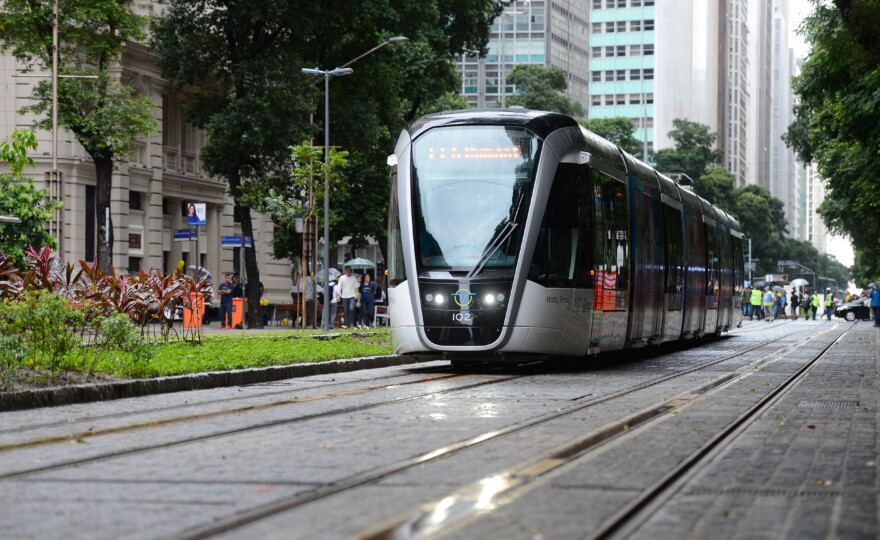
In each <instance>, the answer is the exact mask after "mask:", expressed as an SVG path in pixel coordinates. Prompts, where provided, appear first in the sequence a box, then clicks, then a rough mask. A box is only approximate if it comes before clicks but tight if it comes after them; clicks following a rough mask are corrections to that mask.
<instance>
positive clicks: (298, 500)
mask: <svg viewBox="0 0 880 540" xmlns="http://www.w3.org/2000/svg"><path fill="white" fill-rule="evenodd" d="M773 343H776V340H775V339H774V340H767V341H764V342H762V343H759V344H757V345H753V346H751V347H748V348H746V349H744V350H741V351H736V352H733V353H730V354H727V355H724V356H722V357H721V358H715V359H713V360H710V361H708V362H704V363H702V364H700V365H698V366H694V367H690V368H687V369H685V370H682V371H677V372H675V373H671V374H667V375H664V376H660V377H656V378H653V379H650V380H648V381H644V382H642V383H639V384H637V385H634V386H632V387H629V388H626V389H622V390H618V391H615V392H612V393H610V394H606V395H603V396H598V397H595V398H593V399H590V400H588V401H585V402H581V403H577V404H575V405H571V406H569V407H566V408H563V409H559V410H557V411H553V412H552V413H547V414H544V415H540V416H537V417H535V418H532V419H530V420H527V421H524V422H521V423H519V424H516V425H513V426H508V427H506V428H502V429H499V430H495V431H491V432H488V433H484V434H481V435H478V436H476V437H473V438H471V439H468V440H465V441H460V442H458V443H453V444H450V445H447V446H445V447H443V448H440V449H436V450H433V451H430V452H426V453H424V454H422V455H419V456H416V457H414V458H410V459H406V460H402V461H399V462H397V463H392V464H389V465H386V466H384V467H381V468H378V469H375V470H372V471H369V472H367V473H363V474H360V475H355V476H352V477H349V478H347V479H343V480H341V481H339V482H336V483H334V484H331V485H327V486H323V487H320V488H317V489H315V490H312V491H309V492H306V493H299V494H296V495H292V496H290V497H287V498H284V499H281V500H277V501H273V502H272V503H268V504H265V505H261V506H258V507H256V508H252V509H250V510H246V511H243V512H241V513H239V514H236V515H233V516H230V517H229V518H226V519H221V520H218V521H215V522H214V523H212V524H210V525H207V526H204V527H198V528H194V529H191V530H189V531H184V532H182V533H181V538H186V539H201V538H209V537H211V536H215V535H218V534H222V533H225V532H228V531H232V530H235V529H238V528H240V527H242V526H244V525H247V524H250V523H254V522H257V521H259V520H261V519H265V518H267V517H271V516H273V515H276V514H279V513H282V512H285V511H288V510H292V509H294V508H297V507H300V506H303V505H305V504H308V503H311V502H314V501H317V500H320V499H324V498H327V497H330V496H332V495H336V494H338V493H341V492H343V491H346V490H349V489H353V488H357V487H360V486H363V485H366V484H370V483H374V482H377V481H379V480H383V479H385V478H388V477H390V476H393V475H396V474H400V473H402V472H405V471H407V470H409V469H412V468H414V467H418V466H421V465H424V464H426V463H429V462H432V461H437V460H439V459H442V458H446V457H449V456H452V455H454V454H457V453H460V452H463V451H465V450H468V449H471V448H475V447H477V446H480V445H483V444H486V443H488V442H491V441H495V440H498V439H500V438H502V437H506V436H509V435H512V434H514V433H518V432H521V431H524V430H526V429H530V428H534V427H536V426H539V425H541V424H544V423H547V422H550V421H553V420H556V419H558V418H561V417H564V416H566V415H570V414H573V413H576V412H578V411H582V410H584V409H587V408H589V407H594V406H596V405H598V404H601V403H607V402H609V401H612V400H615V399H619V398H621V397H624V396H627V395H630V394H633V393H636V392H639V391H642V390H644V389H646V388H650V387H652V386H656V385H658V384H662V383H664V382H666V381H669V380H671V379H675V378H679V377H683V376H685V375H688V374H690V373H694V372H696V371H700V370H703V369H706V368H708V367H711V366H713V365H716V364H719V363H721V362H725V361H728V360H730V359H732V358H736V357H738V356H742V355H745V354H748V353H750V352H752V351H754V350H756V349H759V348H761V347H765V346H767V345H769V344H773ZM735 376H736V375H735V374H728V375H726V376H724V377H722V378H721V380H716V381H713V382H712V383H711V384H710V387H711V388H714V387H715V386H718V385H720V384H723V383H724V382H727V381H728V380H730V379H731V378H734V377H735ZM708 389H709V388H708V387H707V389H706V391H708ZM585 397H586V396H585ZM629 427H631V426H629V425H627V426H622V427H621V429H623V430H625V429H629ZM380 537H382V536H376V538H380Z"/></svg>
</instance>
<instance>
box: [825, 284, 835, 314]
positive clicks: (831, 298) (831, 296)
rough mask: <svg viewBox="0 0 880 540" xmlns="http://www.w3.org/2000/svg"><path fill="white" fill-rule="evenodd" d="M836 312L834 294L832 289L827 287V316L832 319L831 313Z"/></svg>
mask: <svg viewBox="0 0 880 540" xmlns="http://www.w3.org/2000/svg"><path fill="white" fill-rule="evenodd" d="M832 313H834V294H832V293H831V289H830V288H828V289H825V318H826V319H828V320H829V321H830V320H831V314H832Z"/></svg>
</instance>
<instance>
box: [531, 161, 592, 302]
mask: <svg viewBox="0 0 880 540" xmlns="http://www.w3.org/2000/svg"><path fill="white" fill-rule="evenodd" d="M579 184H580V182H578V166H577V165H575V164H571V163H560V164H559V168H558V169H557V171H556V177H555V178H554V179H553V187H552V188H551V189H550V196H549V197H548V199H547V207H546V209H545V210H544V220H543V222H542V223H541V230H540V231H539V232H538V241H537V243H536V244H535V254H534V255H533V257H532V264H531V266H530V267H529V279H530V280H532V281H535V282H537V283H540V284H541V285H544V286H545V287H571V286H573V280H574V276H575V267H576V265H577V262H578V261H577V248H578V239H579V221H580V219H579V218H580V215H581V211H580V209H579V206H580V204H579V202H580V200H581V197H580V196H579V193H578V191H579V189H580V185H579Z"/></svg>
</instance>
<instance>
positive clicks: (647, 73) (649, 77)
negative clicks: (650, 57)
mask: <svg viewBox="0 0 880 540" xmlns="http://www.w3.org/2000/svg"><path fill="white" fill-rule="evenodd" d="M645 80H646V81H652V80H654V70H653V69H646V70H645Z"/></svg>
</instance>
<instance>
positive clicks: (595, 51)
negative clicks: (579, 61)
mask: <svg viewBox="0 0 880 540" xmlns="http://www.w3.org/2000/svg"><path fill="white" fill-rule="evenodd" d="M592 52H593V58H602V47H593V51H592Z"/></svg>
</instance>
